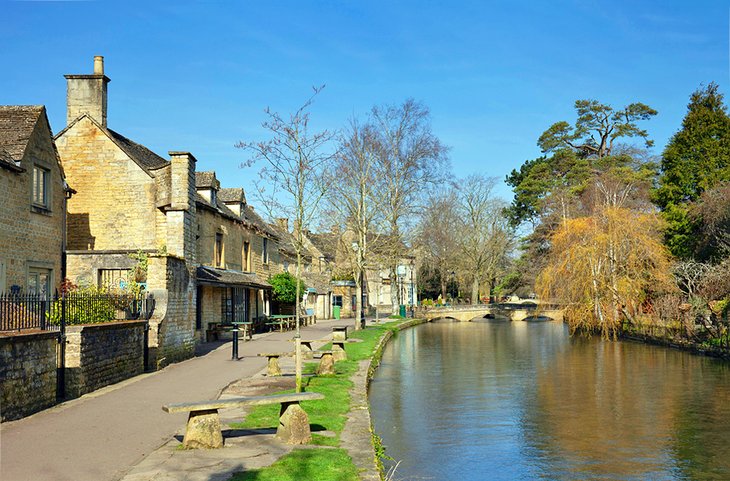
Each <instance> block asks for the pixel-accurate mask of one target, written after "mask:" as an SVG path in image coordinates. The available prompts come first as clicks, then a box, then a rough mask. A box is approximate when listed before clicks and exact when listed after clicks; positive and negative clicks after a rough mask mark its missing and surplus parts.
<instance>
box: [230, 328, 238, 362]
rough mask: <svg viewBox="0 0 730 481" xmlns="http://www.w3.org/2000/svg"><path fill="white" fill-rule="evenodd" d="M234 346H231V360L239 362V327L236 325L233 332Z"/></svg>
mask: <svg viewBox="0 0 730 481" xmlns="http://www.w3.org/2000/svg"><path fill="white" fill-rule="evenodd" d="M231 332H232V333H233V345H232V346H231V359H232V360H234V361H238V326H237V325H235V324H234V326H233V330H232V331H231Z"/></svg>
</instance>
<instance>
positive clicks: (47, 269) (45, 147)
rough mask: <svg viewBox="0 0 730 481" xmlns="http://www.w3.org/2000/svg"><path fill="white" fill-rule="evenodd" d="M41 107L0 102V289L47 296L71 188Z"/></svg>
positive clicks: (56, 278)
mask: <svg viewBox="0 0 730 481" xmlns="http://www.w3.org/2000/svg"><path fill="white" fill-rule="evenodd" d="M70 192H71V191H70V189H68V188H67V186H66V182H65V180H64V172H63V169H62V168H61V163H60V160H59V157H58V153H57V151H56V147H55V145H54V143H53V136H52V133H51V127H50V125H49V123H48V117H47V116H46V109H45V107H43V106H40V105H36V106H0V193H1V195H2V202H1V203H0V294H2V293H11V292H13V293H28V294H39V295H51V294H52V293H53V292H54V290H55V289H56V288H57V287H58V286H59V284H60V283H61V279H62V276H63V272H62V271H63V264H62V253H63V250H64V245H63V239H64V217H65V207H66V195H67V193H70Z"/></svg>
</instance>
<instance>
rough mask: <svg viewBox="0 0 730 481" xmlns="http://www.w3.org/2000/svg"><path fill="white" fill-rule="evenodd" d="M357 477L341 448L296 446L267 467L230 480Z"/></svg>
mask: <svg viewBox="0 0 730 481" xmlns="http://www.w3.org/2000/svg"><path fill="white" fill-rule="evenodd" d="M304 479H317V480H320V481H328V480H332V481H357V479H358V475H357V468H356V467H355V465H354V464H353V462H352V459H351V458H350V456H348V455H347V452H346V451H345V450H344V449H325V448H318V449H316V448H315V449H297V450H295V451H292V452H291V453H289V454H287V455H286V456H282V457H281V458H280V459H279V460H278V461H276V462H275V463H274V464H272V465H271V466H269V467H266V468H263V469H255V470H252V471H247V472H245V473H238V474H235V475H234V476H233V477H232V478H231V480H230V481H301V480H304Z"/></svg>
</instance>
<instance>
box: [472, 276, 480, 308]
mask: <svg viewBox="0 0 730 481" xmlns="http://www.w3.org/2000/svg"><path fill="white" fill-rule="evenodd" d="M471 303H472V304H479V278H478V277H477V276H474V280H472V282H471Z"/></svg>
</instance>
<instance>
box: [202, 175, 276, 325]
mask: <svg viewBox="0 0 730 481" xmlns="http://www.w3.org/2000/svg"><path fill="white" fill-rule="evenodd" d="M195 185H196V189H197V197H196V212H197V216H196V226H197V227H196V229H197V230H196V237H197V260H198V263H199V266H198V268H197V282H198V295H197V301H198V305H197V315H196V328H198V329H205V330H207V329H209V326H210V323H212V322H215V323H220V324H230V323H231V322H233V321H254V320H255V319H256V318H258V317H260V316H262V315H263V314H269V313H270V294H271V285H270V284H269V283H268V282H267V279H268V278H269V276H270V274H271V273H272V269H273V270H274V271H277V270H278V269H277V268H276V267H275V266H276V263H277V262H278V257H277V256H275V255H273V256H272V252H271V251H270V250H271V249H272V248H273V246H275V245H276V244H277V241H278V239H277V237H276V233H275V232H274V231H273V230H272V229H270V228H269V226H268V225H267V224H266V223H265V222H264V221H263V220H262V219H261V218H260V217H259V216H258V215H257V214H256V213H255V212H254V211H253V209H252V208H251V207H250V206H249V205H248V204H247V202H246V196H245V193H244V191H243V189H241V188H238V189H221V187H220V182H219V181H218V179H217V178H216V176H215V172H197V173H196V175H195Z"/></svg>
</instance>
